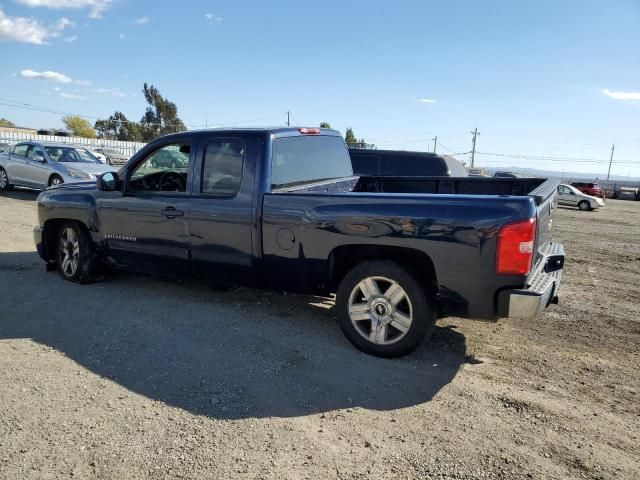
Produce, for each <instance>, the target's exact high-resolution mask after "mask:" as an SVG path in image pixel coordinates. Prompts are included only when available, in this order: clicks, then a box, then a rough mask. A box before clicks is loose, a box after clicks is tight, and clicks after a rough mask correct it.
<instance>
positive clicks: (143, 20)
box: [133, 17, 149, 25]
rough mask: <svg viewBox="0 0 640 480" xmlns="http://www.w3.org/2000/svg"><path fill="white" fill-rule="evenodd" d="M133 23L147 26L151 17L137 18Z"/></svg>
mask: <svg viewBox="0 0 640 480" xmlns="http://www.w3.org/2000/svg"><path fill="white" fill-rule="evenodd" d="M133 23H135V24H136V25H145V24H147V23H149V17H140V18H136V19H135V20H134V22H133Z"/></svg>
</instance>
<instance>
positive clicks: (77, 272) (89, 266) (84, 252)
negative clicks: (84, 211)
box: [55, 222, 103, 283]
mask: <svg viewBox="0 0 640 480" xmlns="http://www.w3.org/2000/svg"><path fill="white" fill-rule="evenodd" d="M68 230H71V231H72V232H73V235H74V236H75V238H76V239H77V243H78V252H77V266H76V268H75V269H72V268H69V265H68V264H65V259H66V258H67V257H68V255H69V254H71V253H72V250H70V248H72V247H73V246H70V245H67V243H69V242H68V240H70V238H69V234H68V233H67V232H68ZM55 249H56V250H55V252H56V253H55V255H56V265H57V267H58V272H59V273H60V276H62V278H64V279H65V280H67V281H69V282H73V283H93V282H96V281H98V280H101V279H102V278H103V275H102V274H103V266H102V262H101V261H100V258H99V257H98V255H97V254H96V252H95V247H94V245H93V241H92V240H91V236H90V235H89V232H87V230H86V229H85V228H84V227H83V226H81V225H80V224H79V223H77V222H65V223H63V224H62V225H61V226H60V228H59V229H58V232H57V234H56V242H55Z"/></svg>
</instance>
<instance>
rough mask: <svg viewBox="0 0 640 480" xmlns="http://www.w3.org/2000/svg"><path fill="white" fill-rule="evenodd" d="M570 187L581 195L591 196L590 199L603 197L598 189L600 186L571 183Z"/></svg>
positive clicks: (602, 192)
mask: <svg viewBox="0 0 640 480" xmlns="http://www.w3.org/2000/svg"><path fill="white" fill-rule="evenodd" d="M571 186H572V187H575V188H577V189H578V190H580V191H581V192H582V193H586V194H587V195H591V196H592V197H600V198H602V197H604V191H603V190H602V188H600V185H598V184H597V183H589V182H586V183H585V182H573V183H572V184H571Z"/></svg>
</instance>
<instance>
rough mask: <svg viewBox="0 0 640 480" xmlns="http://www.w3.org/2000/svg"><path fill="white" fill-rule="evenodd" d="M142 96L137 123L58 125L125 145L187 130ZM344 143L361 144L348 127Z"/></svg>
mask: <svg viewBox="0 0 640 480" xmlns="http://www.w3.org/2000/svg"><path fill="white" fill-rule="evenodd" d="M142 93H143V94H144V98H145V100H146V101H147V104H148V105H147V108H146V110H145V112H144V114H143V115H142V118H141V119H140V121H139V122H135V121H132V120H129V119H128V118H127V117H126V116H125V114H124V113H122V112H119V111H115V112H114V113H113V115H111V116H110V117H109V118H107V119H105V120H96V122H95V123H94V124H93V125H91V123H90V122H89V121H88V120H86V119H85V118H83V117H81V116H80V115H65V116H64V117H63V118H62V121H63V123H64V124H65V126H66V127H67V129H68V130H70V131H71V132H72V133H73V135H74V136H76V137H85V138H104V139H108V140H121V141H129V142H150V141H151V140H153V139H154V138H157V137H160V136H162V135H166V134H167V133H173V132H180V131H183V130H186V129H187V127H186V125H185V124H184V122H183V121H182V120H181V119H180V117H179V116H178V107H177V106H176V104H175V103H173V102H171V101H169V100H168V99H166V98H164V97H163V96H162V95H161V94H160V91H159V90H158V89H157V88H156V87H154V86H153V85H148V84H147V83H146V82H145V84H144V85H143V88H142ZM0 126H5V127H14V126H15V125H14V124H13V123H12V122H10V121H9V120H7V119H5V118H1V119H0ZM320 128H331V125H330V124H329V123H328V122H321V123H320ZM344 141H345V142H346V144H347V145H349V146H354V147H356V146H362V145H364V144H365V140H364V138H360V139H358V138H357V137H356V135H355V133H354V132H353V128H351V127H348V128H347V129H346V131H345V134H344Z"/></svg>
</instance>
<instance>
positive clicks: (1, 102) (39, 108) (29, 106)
mask: <svg viewBox="0 0 640 480" xmlns="http://www.w3.org/2000/svg"><path fill="white" fill-rule="evenodd" d="M0 105H4V106H6V107H13V108H22V109H25V110H32V111H36V112H43V113H51V114H54V115H74V116H78V117H81V118H86V119H90V120H108V119H107V118H103V117H97V116H94V115H83V114H80V113H74V112H65V111H63V110H56V109H53V108H49V107H43V106H40V105H33V104H31V103H25V102H19V101H17V100H10V99H8V98H1V97H0ZM283 114H284V113H283V112H280V113H276V114H273V115H269V116H268V117H261V118H254V119H251V120H239V121H236V122H228V123H214V124H213V125H216V126H220V127H224V126H233V125H238V124H241V123H253V122H259V121H263V120H269V119H272V118H276V117H281V116H282V115H283ZM131 123H139V122H131ZM208 123H209V122H208V120H207V121H206V123H205V124H204V125H194V124H185V127H190V128H207V127H208ZM145 125H159V126H169V127H175V126H178V125H169V124H162V123H145Z"/></svg>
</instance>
